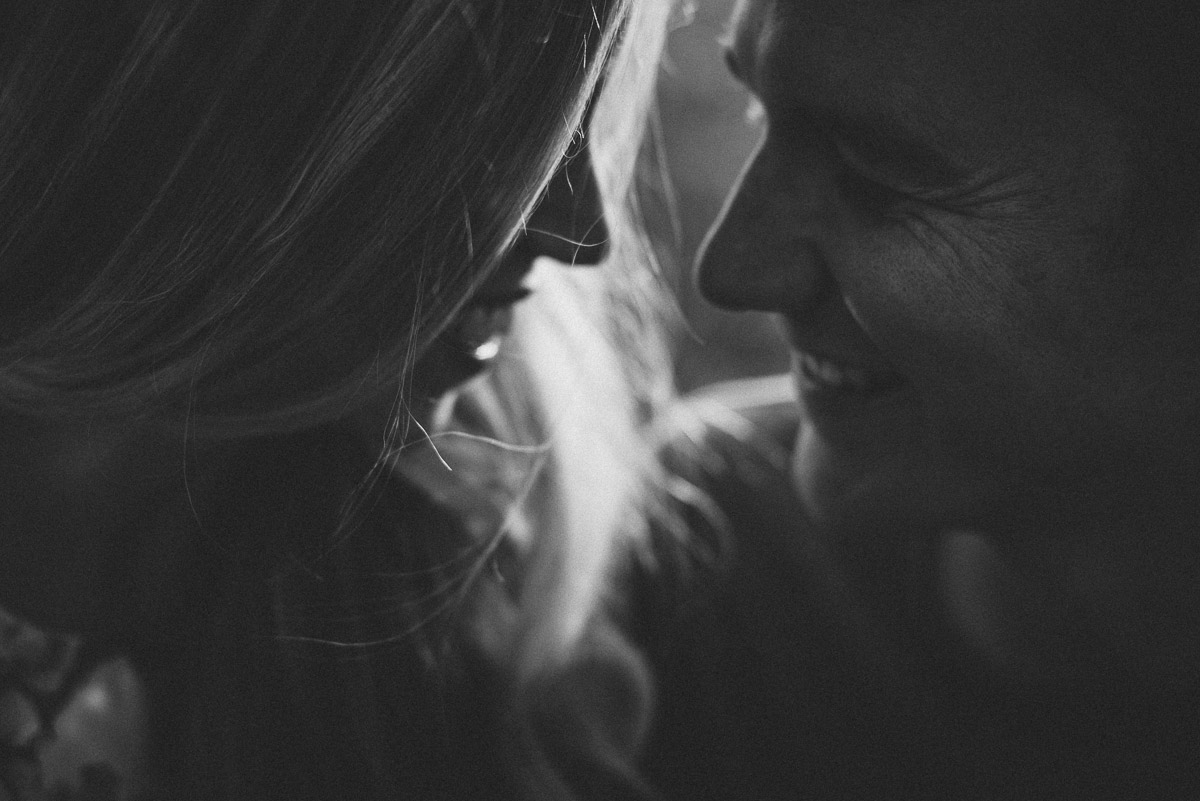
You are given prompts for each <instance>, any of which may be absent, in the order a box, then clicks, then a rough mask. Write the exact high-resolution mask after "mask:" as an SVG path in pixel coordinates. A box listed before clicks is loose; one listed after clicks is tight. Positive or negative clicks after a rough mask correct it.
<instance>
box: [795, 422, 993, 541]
mask: <svg viewBox="0 0 1200 801" xmlns="http://www.w3.org/2000/svg"><path fill="white" fill-rule="evenodd" d="M895 445H896V446H895V447H890V448H889V447H887V443H880V446H879V447H876V448H872V449H848V448H841V449H839V448H837V447H836V446H835V445H834V444H832V443H830V442H828V441H826V440H824V439H823V438H822V437H821V436H820V435H819V433H818V432H817V431H816V430H815V429H814V428H813V427H812V426H811V425H810V424H807V423H805V424H803V425H802V426H801V428H800V431H799V433H798V435H797V441H796V448H795V451H794V453H793V456H792V486H793V487H794V488H795V490H796V493H797V495H798V496H799V497H800V499H801V501H802V502H803V504H804V507H805V509H806V511H807V512H808V514H809V516H810V517H811V519H812V520H813V521H814V522H816V523H819V524H822V525H831V526H839V527H841V526H845V527H848V528H852V529H858V528H862V527H879V526H887V527H905V528H910V529H911V528H913V527H917V528H939V527H944V526H949V525H956V524H960V523H962V522H964V521H973V520H976V519H978V517H979V515H981V514H986V513H987V512H986V510H987V509H989V508H991V507H994V506H995V504H996V498H997V497H998V496H999V495H1002V493H1001V492H999V490H998V487H997V486H995V485H994V482H991V481H989V480H988V478H987V477H986V476H982V477H981V476H978V475H975V476H974V477H972V475H973V474H974V473H975V472H976V471H969V470H967V469H950V468H946V467H944V466H939V465H938V464H937V463H936V462H935V461H933V460H931V459H926V458H922V457H923V454H922V452H921V451H920V450H919V449H916V448H910V447H903V446H902V444H901V443H896V444H895Z"/></svg>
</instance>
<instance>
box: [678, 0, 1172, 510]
mask: <svg viewBox="0 0 1200 801" xmlns="http://www.w3.org/2000/svg"><path fill="white" fill-rule="evenodd" d="M1059 4H1060V5H1061V2H1060V3H1059ZM1058 11H1061V9H1058ZM1055 13H1056V9H1055V3H1053V2H1045V0H1037V1H1034V0H989V1H988V2H982V0H980V1H979V2H954V3H950V2H945V3H942V2H937V1H936V0H927V1H926V2H907V3H900V2H894V1H892V0H859V1H858V2H853V3H848V2H843V1H842V0H742V2H741V3H740V5H739V8H738V10H737V11H736V12H735V18H734V27H733V31H732V38H731V41H730V47H729V61H730V66H731V69H732V70H733V71H734V73H735V74H736V75H737V77H738V78H739V79H740V80H741V81H742V82H743V83H744V84H745V85H746V87H747V88H748V89H749V90H750V92H751V93H753V95H754V96H755V97H756V98H757V100H758V101H759V102H761V104H762V106H763V108H764V110H765V115H766V119H767V133H766V136H765V138H764V140H763V142H762V145H761V147H760V149H759V150H758V152H757V153H756V154H755V155H754V156H753V158H752V159H751V161H750V163H749V164H748V165H747V167H746V169H745V172H744V174H743V176H742V179H741V183H740V185H739V186H738V187H737V189H736V190H735V192H734V194H733V195H732V197H731V198H730V200H729V203H728V205H727V208H726V209H725V212H724V214H723V217H722V219H721V220H720V221H719V222H718V224H717V226H716V227H715V228H714V230H713V231H712V233H711V234H710V240H709V242H708V245H707V250H706V252H705V254H704V256H703V257H702V260H701V263H700V266H699V271H698V280H699V284H700V287H701V290H702V291H703V292H704V293H705V294H706V296H707V297H708V298H709V299H710V300H712V301H713V302H715V303H717V304H719V305H723V306H727V307H733V308H755V309H764V310H769V311H775V312H778V313H779V314H780V315H781V317H782V320H783V323H784V326H785V328H786V331H787V334H788V336H789V339H790V341H791V343H792V347H793V352H794V363H795V378H796V383H797V386H798V392H799V396H800V402H801V404H802V405H803V407H804V411H805V415H804V424H803V428H802V431H801V434H800V438H799V442H798V449H797V454H796V461H795V480H796V483H797V486H798V488H799V490H800V492H801V493H802V495H803V497H804V498H805V500H806V501H807V502H808V505H809V507H810V508H811V509H812V511H813V512H814V514H815V515H817V516H818V517H825V518H837V517H840V516H845V515H850V516H853V517H856V518H859V519H861V517H862V516H863V515H867V516H878V517H882V518H884V519H891V518H895V517H903V518H907V519H910V520H912V519H916V520H919V521H930V522H957V523H962V522H965V520H970V519H972V516H979V515H983V514H984V513H985V512H984V511H983V510H985V509H986V508H994V507H996V506H998V505H1002V504H1003V502H1002V499H1003V498H1006V497H1020V498H1022V503H1024V504H1025V505H1026V506H1028V505H1029V504H1035V505H1036V504H1038V503H1044V504H1046V506H1047V508H1051V507H1055V506H1061V503H1060V502H1061V501H1062V499H1063V498H1065V497H1068V496H1069V497H1071V498H1076V499H1080V498H1090V499H1096V498H1108V497H1111V493H1112V487H1111V486H1110V483H1111V482H1110V479H1111V478H1112V477H1113V476H1114V475H1115V472H1114V471H1113V470H1112V468H1113V467H1114V466H1115V465H1117V464H1121V463H1123V462H1124V463H1127V460H1129V459H1134V458H1136V457H1137V456H1138V454H1139V453H1151V454H1153V453H1158V454H1159V455H1160V456H1161V455H1162V454H1163V453H1165V452H1166V451H1165V450H1163V449H1170V448H1171V447H1172V446H1171V444H1170V443H1169V442H1168V441H1167V440H1168V438H1169V437H1168V434H1170V436H1171V437H1177V436H1178V425H1177V424H1176V422H1175V417H1174V416H1176V415H1177V414H1178V413H1179V409H1178V408H1177V407H1178V404H1177V402H1176V397H1175V395H1174V394H1173V393H1172V392H1164V386H1165V385H1166V384H1168V383H1169V382H1170V380H1171V378H1170V374H1171V373H1172V371H1173V370H1174V368H1173V367H1172V366H1171V365H1169V364H1168V363H1167V360H1168V359H1169V358H1172V357H1169V356H1166V355H1164V354H1166V353H1169V352H1171V351H1172V350H1175V351H1177V350H1178V349H1179V348H1178V344H1177V343H1176V344H1175V345H1174V346H1172V345H1170V344H1168V345H1167V346H1166V347H1165V348H1164V346H1163V342H1167V343H1170V341H1171V336H1170V335H1169V334H1168V332H1167V331H1166V326H1165V324H1164V325H1159V324H1158V323H1156V322H1155V320H1156V319H1157V317H1158V316H1159V311H1158V305H1159V300H1160V299H1158V298H1156V297H1155V296H1154V295H1153V293H1152V292H1149V291H1147V290H1145V288H1144V287H1143V284H1146V283H1147V282H1146V281H1145V280H1144V274H1145V271H1146V270H1154V269H1158V270H1165V269H1167V268H1166V267H1163V266H1161V265H1158V264H1150V265H1148V266H1147V265H1142V264H1138V265H1133V264H1126V263H1124V260H1125V255H1124V251H1123V250H1122V249H1121V247H1122V246H1121V244H1120V241H1123V240H1121V238H1120V236H1119V235H1118V233H1117V232H1119V231H1121V230H1122V229H1121V225H1122V223H1123V221H1124V219H1125V217H1126V216H1127V215H1128V213H1129V212H1128V209H1127V198H1128V197H1129V196H1130V194H1131V193H1132V191H1133V187H1134V186H1135V183H1134V181H1135V175H1134V171H1133V168H1132V167H1131V166H1130V165H1131V164H1132V163H1133V159H1132V158H1131V148H1132V147H1134V146H1133V145H1132V144H1131V143H1132V142H1133V141H1134V140H1133V137H1132V136H1131V135H1130V133H1129V131H1128V128H1127V126H1125V125H1123V123H1122V121H1121V118H1120V117H1119V115H1117V114H1116V113H1115V112H1114V111H1112V110H1111V108H1110V106H1109V105H1107V104H1106V103H1105V101H1104V100H1103V98H1102V97H1101V96H1100V95H1098V94H1094V93H1092V92H1090V91H1088V90H1086V89H1085V88H1084V82H1083V81H1076V80H1074V79H1070V78H1068V77H1067V76H1068V75H1070V74H1075V73H1073V72H1072V70H1071V69H1068V65H1067V63H1066V57H1065V55H1064V54H1065V53H1066V52H1068V48H1066V47H1064V42H1063V40H1062V37H1064V36H1069V35H1070V29H1069V28H1064V27H1061V26H1060V25H1059V20H1057V19H1056V18H1055ZM1138 276H1142V277H1138ZM1135 285H1136V286H1135ZM1177 375H1178V374H1177Z"/></svg>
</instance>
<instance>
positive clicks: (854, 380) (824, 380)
mask: <svg viewBox="0 0 1200 801" xmlns="http://www.w3.org/2000/svg"><path fill="white" fill-rule="evenodd" d="M800 365H801V368H802V369H803V371H804V375H805V377H806V378H808V380H809V381H811V382H812V383H814V384H819V385H822V386H826V387H830V388H832V389H840V390H846V391H851V392H871V391H876V390H880V389H886V388H890V387H892V386H895V385H896V384H897V383H899V377H898V376H892V375H890V374H888V373H878V372H872V371H868V370H863V369H862V368H859V367H848V366H846V365H842V364H835V363H834V362H831V361H826V360H825V359H819V358H817V357H816V356H810V355H809V354H807V353H806V354H804V355H803V356H801V357H800Z"/></svg>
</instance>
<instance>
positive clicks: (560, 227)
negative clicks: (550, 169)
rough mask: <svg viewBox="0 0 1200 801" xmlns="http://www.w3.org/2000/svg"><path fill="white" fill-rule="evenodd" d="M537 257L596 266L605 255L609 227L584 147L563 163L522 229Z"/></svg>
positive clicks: (589, 159)
mask: <svg viewBox="0 0 1200 801" xmlns="http://www.w3.org/2000/svg"><path fill="white" fill-rule="evenodd" d="M525 232H526V239H527V241H528V243H529V245H530V247H531V248H532V249H533V250H534V251H535V252H536V253H537V254H538V255H539V256H549V257H550V258H552V259H555V260H556V261H560V262H562V263H564V264H568V265H581V266H587V265H595V264H599V263H600V261H601V260H602V259H603V258H604V256H605V254H606V253H607V252H608V227H607V226H606V225H605V223H604V209H603V207H602V206H601V203H600V192H599V188H598V187H597V185H596V175H595V173H594V172H593V171H592V161H591V158H589V156H588V152H587V148H580V150H579V151H578V152H577V153H575V154H574V155H573V156H571V157H569V158H568V159H567V160H565V161H564V162H563V163H562V165H561V166H560V167H559V168H558V172H557V173H555V175H554V178H552V179H551V181H550V184H549V186H548V187H547V188H546V194H545V195H544V196H543V197H542V200H541V203H539V204H538V206H537V208H536V209H535V210H534V212H533V214H532V215H531V216H530V218H529V221H528V223H526V227H525Z"/></svg>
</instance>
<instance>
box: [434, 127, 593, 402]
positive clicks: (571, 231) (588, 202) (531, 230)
mask: <svg viewBox="0 0 1200 801" xmlns="http://www.w3.org/2000/svg"><path fill="white" fill-rule="evenodd" d="M607 247H608V229H607V228H606V226H605V223H604V212H603V210H602V208H601V203H600V195H599V192H598V191H597V186H596V177H595V175H594V174H593V172H592V166H591V160H590V159H589V158H588V155H587V151H586V149H583V150H580V151H579V153H578V154H577V155H575V156H574V157H573V158H571V159H569V160H567V161H565V162H564V163H563V164H562V166H560V167H559V169H558V172H557V173H556V174H555V176H554V178H553V179H552V180H551V182H550V184H549V186H548V187H547V189H546V194H545V195H544V196H543V197H542V199H541V201H540V202H539V203H538V205H537V207H536V208H535V209H534V211H533V214H532V215H531V216H530V218H529V221H528V223H526V226H525V230H524V231H522V233H521V235H520V236H519V237H518V239H517V241H516V243H515V244H514V245H513V247H512V249H511V250H510V251H509V252H508V253H507V254H506V255H505V257H504V260H503V261H502V263H501V265H500V267H499V268H498V269H497V270H496V272H495V273H493V274H492V275H491V276H490V277H489V278H488V280H487V281H486V282H485V283H484V285H483V286H482V287H480V289H479V291H478V292H476V293H475V294H474V295H473V296H472V297H471V300H470V301H469V302H468V303H467V305H466V307H464V308H463V310H462V311H461V312H460V313H459V315H458V317H457V318H456V319H455V320H454V321H453V322H451V324H450V326H449V327H448V328H447V329H446V330H445V331H444V332H442V334H441V335H440V336H439V337H438V338H437V340H435V341H434V343H433V345H431V346H430V348H429V349H428V350H427V351H426V352H425V353H424V354H423V355H422V356H421V358H420V359H419V360H418V362H417V365H416V368H415V369H414V372H413V385H414V391H413V396H414V402H415V405H416V406H417V407H418V408H420V407H422V406H425V405H428V404H432V403H435V402H436V401H437V399H438V398H440V397H441V396H442V395H444V394H445V393H446V392H448V391H449V390H451V389H453V388H454V387H456V386H458V385H459V384H462V383H463V382H465V381H467V380H468V379H470V378H472V377H474V376H476V375H478V374H479V373H481V372H483V371H484V370H485V369H486V368H487V366H488V364H489V363H490V362H491V360H492V359H493V358H495V356H496V354H497V353H498V352H499V350H500V345H501V343H502V342H503V339H504V336H505V334H506V333H507V332H508V328H509V324H510V323H511V320H512V307H513V306H514V305H515V304H516V303H518V302H520V300H521V299H522V298H524V297H525V296H526V295H528V294H529V289H528V288H527V287H525V285H524V279H525V277H526V276H527V275H528V274H529V272H530V270H532V269H533V263H534V260H536V259H538V258H539V257H542V256H545V257H548V258H551V259H554V260H555V261H557V262H559V263H561V264H563V265H568V266H594V265H596V264H598V263H599V262H600V260H601V259H602V258H604V254H605V253H606V251H607Z"/></svg>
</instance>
